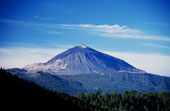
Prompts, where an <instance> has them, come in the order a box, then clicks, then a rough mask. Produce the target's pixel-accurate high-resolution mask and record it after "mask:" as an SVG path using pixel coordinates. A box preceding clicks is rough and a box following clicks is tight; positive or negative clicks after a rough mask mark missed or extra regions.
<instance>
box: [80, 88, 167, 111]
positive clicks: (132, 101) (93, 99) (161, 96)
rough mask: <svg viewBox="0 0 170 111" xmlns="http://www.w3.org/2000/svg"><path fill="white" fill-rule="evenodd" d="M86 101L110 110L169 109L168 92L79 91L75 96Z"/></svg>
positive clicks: (144, 110) (157, 110)
mask: <svg viewBox="0 0 170 111" xmlns="http://www.w3.org/2000/svg"><path fill="white" fill-rule="evenodd" d="M77 97H78V98H79V99H81V100H83V101H84V102H86V103H90V104H93V105H95V106H100V107H102V108H107V109H109V110H111V111H170V93H167V92H159V93H151V92H147V93H141V92H137V91H135V90H132V91H130V92H128V91H125V92H124V93H123V94H120V93H118V92H114V93H112V94H108V93H104V94H103V95H100V92H99V91H96V93H88V94H86V95H85V94H84V93H80V94H79V95H78V96H77Z"/></svg>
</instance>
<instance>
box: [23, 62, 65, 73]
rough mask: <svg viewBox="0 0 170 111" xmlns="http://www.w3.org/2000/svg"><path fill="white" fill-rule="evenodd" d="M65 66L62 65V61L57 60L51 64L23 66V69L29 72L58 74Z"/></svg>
mask: <svg viewBox="0 0 170 111" xmlns="http://www.w3.org/2000/svg"><path fill="white" fill-rule="evenodd" d="M66 66H67V64H64V63H63V60H60V59H57V60H56V61H55V62H54V63H52V64H44V63H35V64H31V65H27V66H25V67H24V68H23V69H25V70H27V71H29V72H38V71H43V72H49V73H50V72H53V73H54V72H59V71H60V70H63V69H66Z"/></svg>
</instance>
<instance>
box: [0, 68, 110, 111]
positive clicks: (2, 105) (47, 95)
mask: <svg viewBox="0 0 170 111" xmlns="http://www.w3.org/2000/svg"><path fill="white" fill-rule="evenodd" d="M0 110H1V111H11V110H13V111H19V110H20V111H108V110H107V109H104V108H101V107H97V106H95V105H91V104H89V103H85V102H83V101H82V100H80V99H78V98H77V97H74V96H70V95H68V94H65V93H59V92H56V91H50V90H47V89H44V88H42V87H40V86H39V85H36V84H34V83H32V82H28V81H26V80H23V79H20V78H18V77H17V76H15V75H12V74H11V73H9V72H6V71H5V70H3V69H0Z"/></svg>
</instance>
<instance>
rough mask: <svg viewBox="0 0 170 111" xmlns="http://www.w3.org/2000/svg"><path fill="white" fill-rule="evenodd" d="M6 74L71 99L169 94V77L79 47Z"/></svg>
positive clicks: (10, 70) (87, 48)
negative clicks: (96, 93) (90, 94)
mask: <svg viewBox="0 0 170 111" xmlns="http://www.w3.org/2000/svg"><path fill="white" fill-rule="evenodd" d="M8 71H9V72H11V73H13V74H16V75H18V76H19V77H21V78H23V79H26V80H29V81H33V82H35V83H37V84H39V85H41V86H43V87H45V88H47V89H53V90H56V91H60V92H66V93H68V94H71V95H74V94H78V93H80V92H84V93H88V92H94V91H96V90H99V91H100V92H101V93H103V92H108V93H112V92H113V91H119V92H124V91H126V90H128V91H130V90H138V91H141V92H148V91H150V92H157V91H166V92H170V77H164V76H158V75H153V74H149V73H146V72H144V71H142V70H140V69H137V68H135V67H134V66H132V65H130V64H128V63H126V62H125V61H123V60H121V59H118V58H115V57H112V56H109V55H107V54H104V53H101V52H99V51H96V50H94V49H92V48H89V47H87V46H85V45H83V44H82V45H79V46H76V47H73V48H71V49H68V50H67V51H65V52H63V53H61V54H59V55H57V56H55V57H53V58H52V59H51V60H49V61H48V62H46V63H37V64H33V65H27V66H25V67H24V68H22V69H18V68H14V69H8Z"/></svg>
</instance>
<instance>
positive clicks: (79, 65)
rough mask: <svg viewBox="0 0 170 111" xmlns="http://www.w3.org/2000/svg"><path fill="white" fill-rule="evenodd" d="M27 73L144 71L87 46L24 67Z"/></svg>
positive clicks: (82, 45) (72, 73)
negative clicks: (44, 61)
mask: <svg viewBox="0 0 170 111" xmlns="http://www.w3.org/2000/svg"><path fill="white" fill-rule="evenodd" d="M24 69H25V70H27V71H33V72H38V71H43V72H47V73H52V74H66V75H67V74H68V75H74V74H111V73H113V72H134V73H143V72H144V71H142V70H140V69H137V68H135V67H133V66H132V65H130V64H128V63H126V62H125V61H123V60H121V59H118V58H116V57H112V56H110V55H107V54H104V53H102V52H99V51H97V50H94V49H92V48H89V47H87V46H86V45H85V44H80V45H79V46H76V47H73V48H70V49H68V50H66V51H64V52H63V53H60V54H58V55H56V56H55V57H53V58H52V59H50V60H49V61H47V62H46V63H38V64H32V65H28V66H26V67H24Z"/></svg>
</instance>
